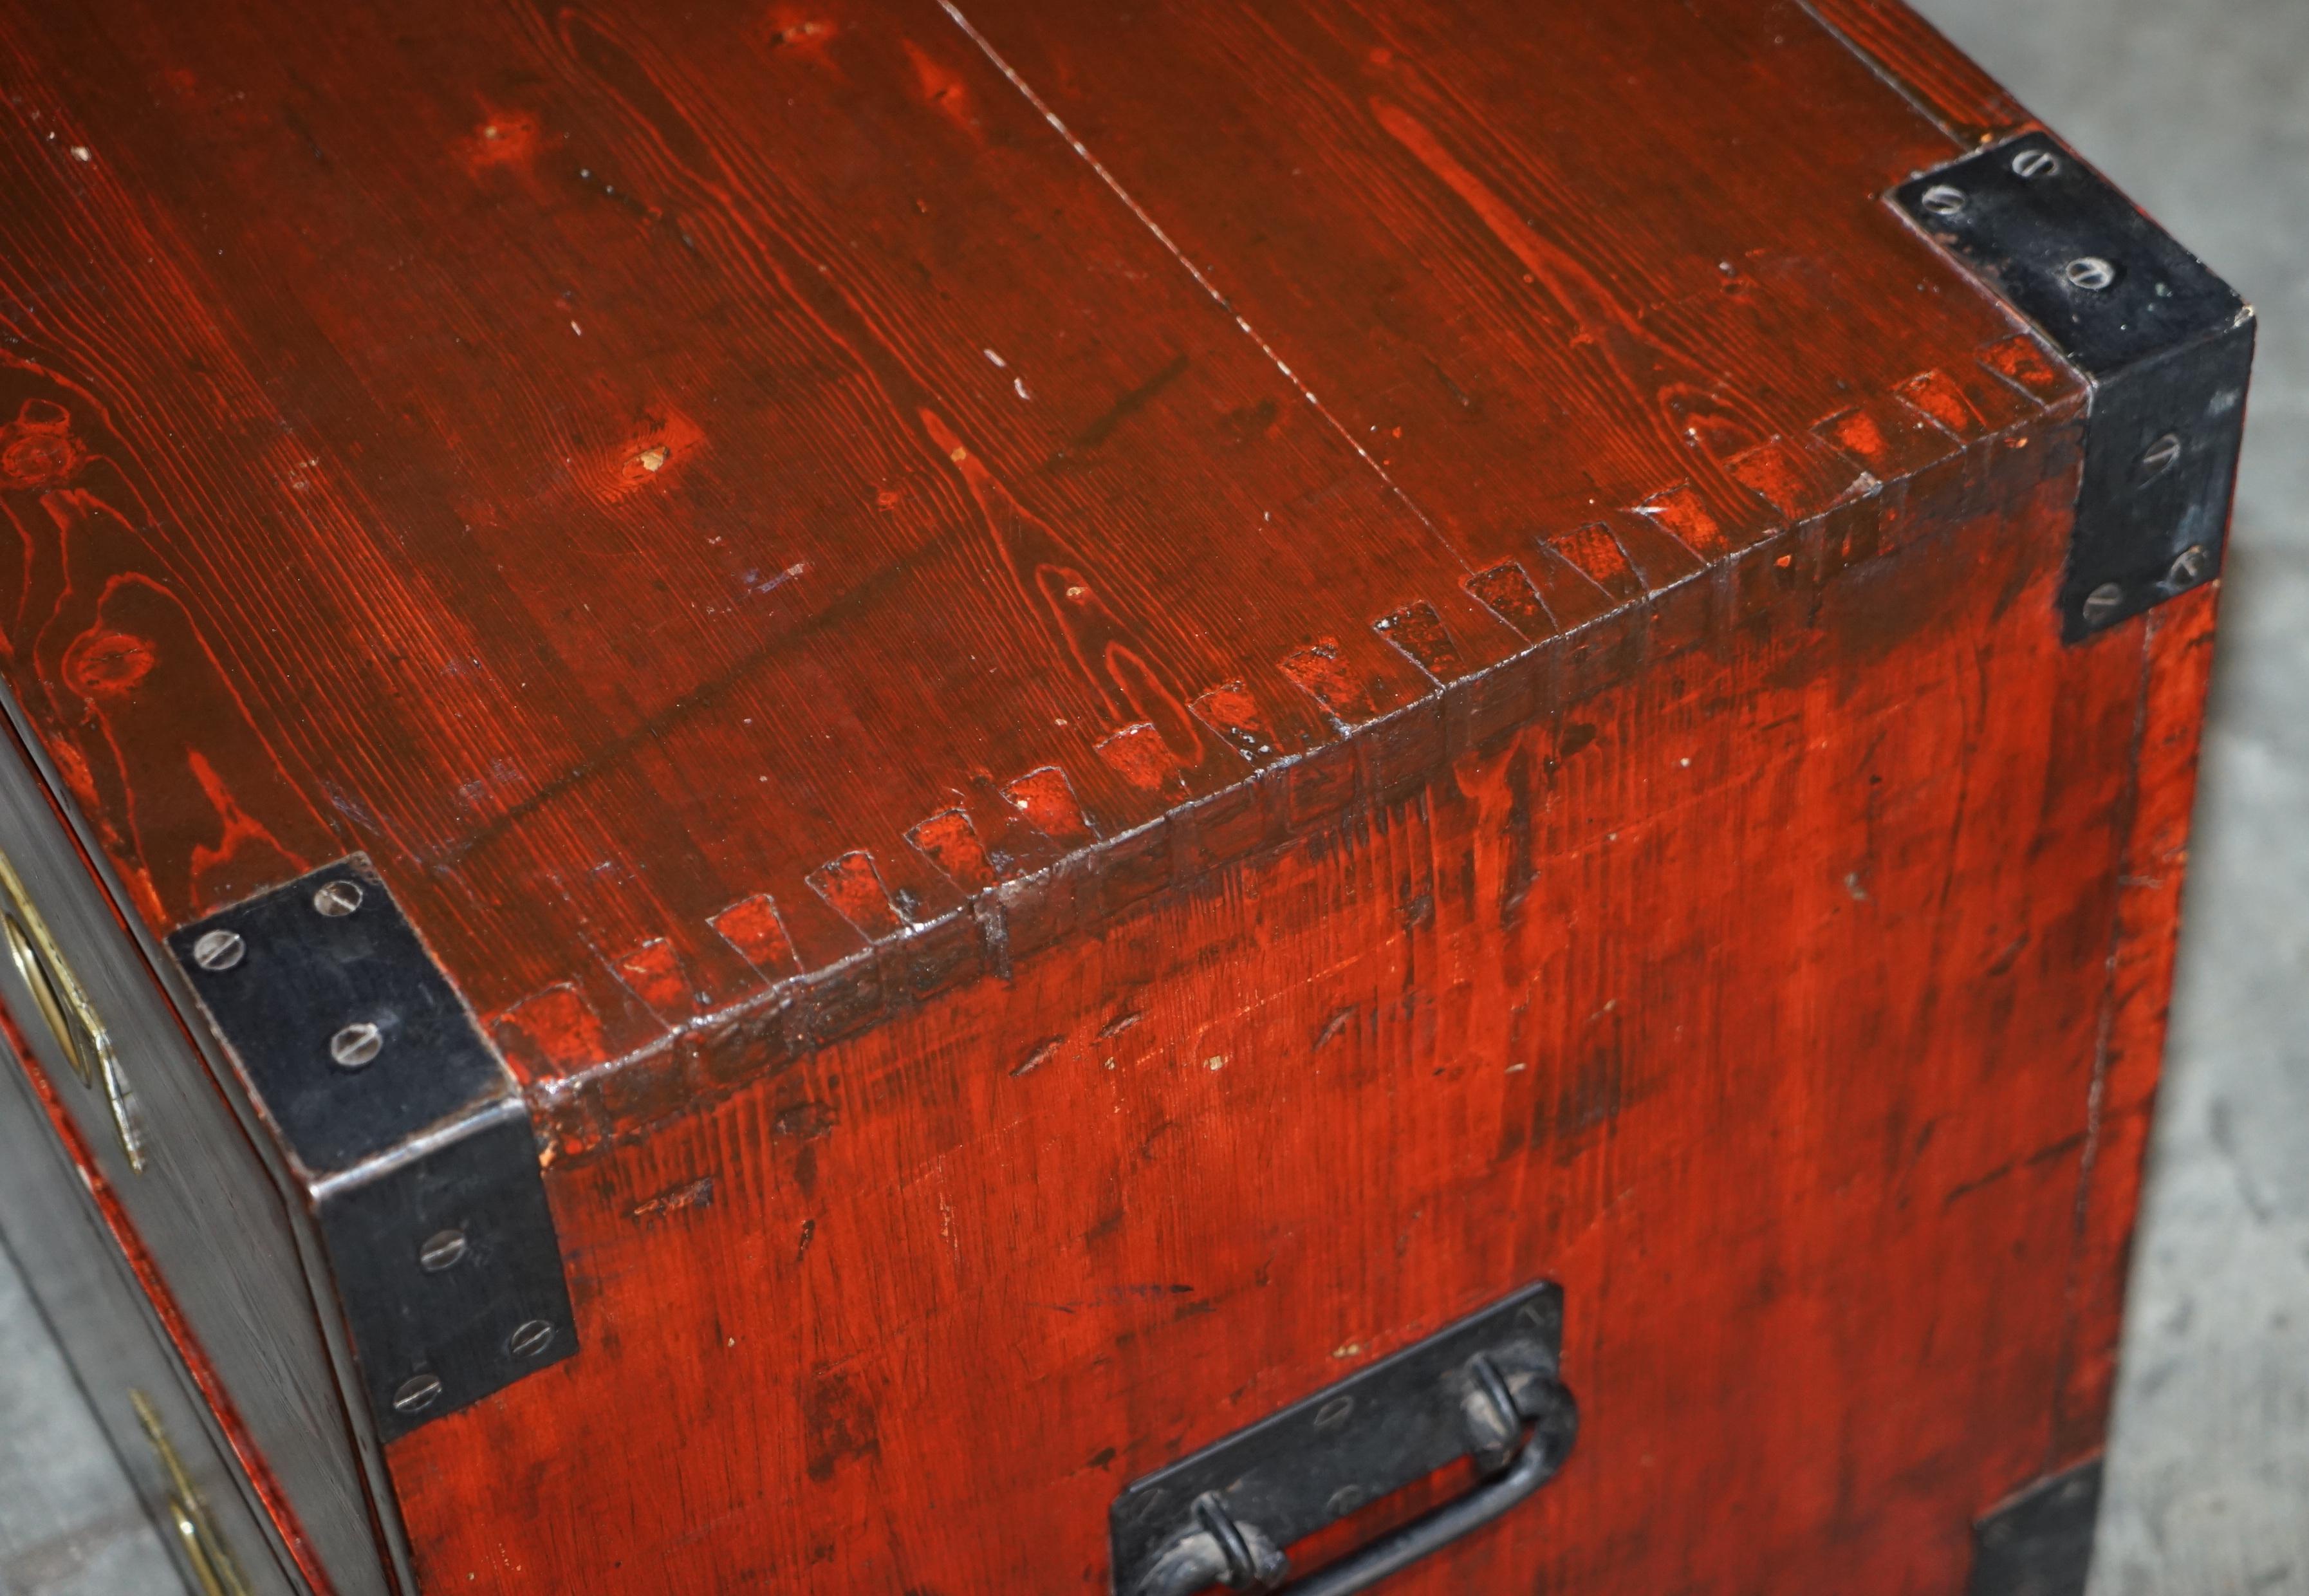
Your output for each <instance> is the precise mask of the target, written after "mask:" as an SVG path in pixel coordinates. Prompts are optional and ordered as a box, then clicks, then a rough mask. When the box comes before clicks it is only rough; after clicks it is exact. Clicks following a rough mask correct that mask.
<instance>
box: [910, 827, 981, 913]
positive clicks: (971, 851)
mask: <svg viewBox="0 0 2309 1596" xmlns="http://www.w3.org/2000/svg"><path fill="white" fill-rule="evenodd" d="M906 840H907V841H909V842H912V844H913V845H914V846H915V847H916V848H918V849H920V850H921V853H922V856H923V857H924V858H927V859H929V860H930V863H932V864H933V865H936V866H937V867H938V868H939V869H940V870H942V871H944V872H945V874H946V876H947V879H948V880H949V881H951V882H953V883H954V884H955V885H956V886H958V887H960V888H961V889H962V890H963V891H964V892H965V893H978V892H984V891H985V890H986V889H987V888H988V887H990V886H992V885H993V884H994V880H995V874H994V862H993V860H991V859H990V858H988V857H987V853H986V846H985V844H984V843H982V842H981V841H979V840H978V828H977V827H976V826H975V825H973V824H971V819H970V815H969V814H968V813H967V812H966V811H964V810H961V809H941V810H940V811H939V812H938V813H937V814H936V815H931V816H930V818H929V819H928V820H925V821H922V822H921V823H920V824H916V825H914V826H912V827H910V828H909V829H908V830H907V832H906Z"/></svg>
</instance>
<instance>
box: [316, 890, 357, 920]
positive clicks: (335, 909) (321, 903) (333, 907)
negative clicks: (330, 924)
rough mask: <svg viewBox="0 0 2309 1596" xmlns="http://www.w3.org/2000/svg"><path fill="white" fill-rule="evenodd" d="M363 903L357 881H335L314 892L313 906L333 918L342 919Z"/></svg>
mask: <svg viewBox="0 0 2309 1596" xmlns="http://www.w3.org/2000/svg"><path fill="white" fill-rule="evenodd" d="M360 905H361V890H360V885H359V883H357V882H351V881H333V882H331V883H329V884H328V885H326V886H324V887H323V888H322V889H321V890H320V891H319V892H316V893H314V894H313V907H314V908H316V909H317V910H320V911H321V912H322V913H323V914H325V915H327V916H328V917H329V918H330V919H333V920H341V919H344V918H345V916H347V915H349V914H350V913H351V912H352V911H353V910H356V909H359V907H360Z"/></svg>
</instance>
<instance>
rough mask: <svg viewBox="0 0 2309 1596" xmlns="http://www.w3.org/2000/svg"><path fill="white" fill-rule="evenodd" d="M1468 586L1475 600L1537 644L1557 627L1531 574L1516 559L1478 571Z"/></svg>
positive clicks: (1468, 581) (1470, 579) (1468, 580)
mask: <svg viewBox="0 0 2309 1596" xmlns="http://www.w3.org/2000/svg"><path fill="white" fill-rule="evenodd" d="M1465 586H1466V590H1467V591H1468V592H1469V593H1470V594H1472V595H1474V599H1475V600H1476V601H1477V602H1478V603H1480V604H1482V605H1483V606H1484V607H1485V608H1489V609H1490V610H1491V612H1492V614H1494V615H1496V616H1498V617H1500V619H1501V620H1503V621H1505V622H1507V624H1508V625H1510V626H1513V627H1514V628H1515V629H1516V631H1517V632H1518V633H1519V634H1522V635H1523V636H1524V637H1526V638H1528V639H1529V640H1531V641H1532V642H1534V643H1536V642H1538V641H1539V640H1540V639H1541V638H1543V637H1545V636H1547V635H1548V634H1550V633H1552V632H1553V631H1555V630H1556V624H1555V617H1553V616H1552V615H1550V614H1549V613H1548V611H1547V606H1546V605H1545V604H1544V603H1543V602H1542V601H1541V600H1540V597H1539V591H1538V590H1537V589H1535V588H1534V587H1533V586H1532V585H1531V576H1530V574H1529V573H1528V572H1526V571H1525V569H1524V568H1523V566H1522V565H1518V563H1517V562H1515V561H1514V560H1501V561H1500V563H1499V564H1498V565H1493V566H1492V568H1491V569H1489V570H1488V571H1478V572H1477V573H1475V574H1474V575H1473V576H1470V577H1468V578H1467V580H1466V583H1465Z"/></svg>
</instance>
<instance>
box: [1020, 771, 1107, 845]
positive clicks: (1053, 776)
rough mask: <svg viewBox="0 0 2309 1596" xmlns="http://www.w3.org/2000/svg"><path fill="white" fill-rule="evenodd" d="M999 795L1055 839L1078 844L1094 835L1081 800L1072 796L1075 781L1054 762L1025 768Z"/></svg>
mask: <svg viewBox="0 0 2309 1596" xmlns="http://www.w3.org/2000/svg"><path fill="white" fill-rule="evenodd" d="M1002 796H1003V797H1004V798H1007V799H1009V800H1010V807H1012V808H1014V809H1016V810H1017V811H1018V813H1019V814H1020V815H1022V816H1024V817H1025V821H1026V824H1029V825H1031V826H1033V828H1034V829H1035V830H1036V831H1038V832H1040V833H1042V835H1044V836H1046V837H1048V838H1050V839H1051V841H1054V842H1059V843H1071V844H1074V845H1076V846H1080V845H1082V844H1084V843H1087V842H1089V841H1092V839H1093V837H1094V835H1095V833H1093V832H1092V830H1091V824H1090V821H1089V819H1088V818H1087V817H1086V816H1085V815H1084V814H1083V807H1082V803H1081V801H1080V800H1079V799H1077V798H1076V797H1075V789H1074V783H1073V782H1071V781H1068V779H1067V773H1066V772H1064V771H1062V770H1060V769H1059V767H1058V766H1056V765H1054V764H1049V765H1044V766H1043V767H1042V769H1041V770H1038V771H1028V772H1026V773H1025V775H1023V776H1021V777H1019V778H1018V779H1017V780H1016V781H1012V782H1010V783H1008V784H1007V786H1005V787H1004V788H1003V789H1002Z"/></svg>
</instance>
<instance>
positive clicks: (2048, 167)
mask: <svg viewBox="0 0 2309 1596" xmlns="http://www.w3.org/2000/svg"><path fill="white" fill-rule="evenodd" d="M2012 169H2013V170H2014V171H2015V172H2017V173H2019V175H2020V176H2021V177H2028V178H2037V177H2051V176H2052V175H2053V174H2054V173H2055V172H2057V171H2059V170H2060V169H2061V158H2060V157H2059V156H2057V155H2055V154H2054V153H2053V152H2052V151H2050V150H2023V151H2020V153H2019V154H2018V155H2016V156H2014V157H2013V158H2012Z"/></svg>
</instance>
